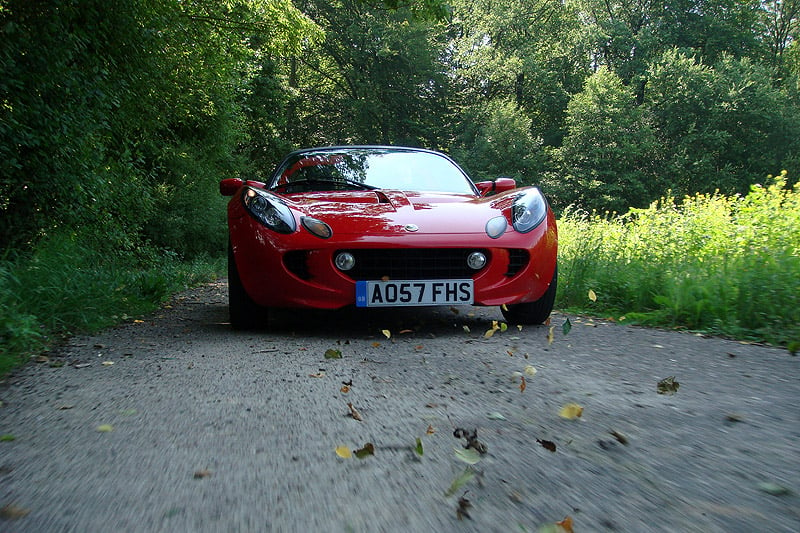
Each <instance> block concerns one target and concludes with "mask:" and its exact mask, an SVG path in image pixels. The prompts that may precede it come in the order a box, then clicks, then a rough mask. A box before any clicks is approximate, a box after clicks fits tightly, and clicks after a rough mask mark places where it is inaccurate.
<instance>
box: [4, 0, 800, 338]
mask: <svg viewBox="0 0 800 533" xmlns="http://www.w3.org/2000/svg"><path fill="white" fill-rule="evenodd" d="M799 15H800V0H780V1H777V0H764V1H754V0H668V1H667V2H662V3H660V4H658V3H650V2H630V1H628V0H618V1H614V2H607V1H600V0H570V1H567V2H558V1H553V0H503V1H489V0H295V1H294V2H293V1H292V0H223V1H218V0H0V249H1V250H2V256H0V261H2V264H1V265H0V299H2V302H3V303H4V309H6V307H5V304H8V305H10V306H11V307H8V308H7V309H9V311H7V312H6V311H4V313H5V314H4V316H3V317H2V326H1V328H2V329H0V336H2V341H3V343H4V344H7V341H8V339H10V338H12V337H13V336H14V335H16V334H18V333H19V332H28V333H29V334H30V335H28V333H26V335H28V336H35V335H39V334H40V333H41V331H39V330H38V329H37V327H38V326H36V327H34V325H40V324H42V323H48V324H50V322H49V321H48V320H46V319H45V318H43V317H42V316H40V315H41V313H44V312H45V311H43V310H42V309H41V308H39V307H36V306H33V307H31V306H30V305H28V304H26V305H23V303H20V302H25V301H27V300H28V299H31V298H36V296H34V294H38V293H36V291H33V292H30V291H31V290H33V289H31V285H30V284H31V283H33V284H34V285H35V279H37V274H36V272H37V270H36V269H39V268H41V267H40V266H37V265H40V264H41V263H37V261H41V257H44V256H47V257H55V256H58V257H60V261H61V263H62V265H72V266H71V267H70V266H66V267H64V268H65V270H67V271H71V270H73V269H74V270H76V271H81V272H83V270H82V269H88V270H87V272H89V271H91V269H92V268H94V269H95V270H97V271H98V272H99V271H100V270H103V271H109V270H115V269H117V268H120V265H129V268H131V270H132V271H134V272H138V273H139V274H142V273H146V272H160V273H161V274H160V275H163V276H167V278H170V276H169V275H168V274H166V273H168V272H170V271H171V269H170V268H168V267H164V265H163V264H162V263H161V261H163V260H164V259H163V258H164V257H167V258H174V259H175V260H176V261H178V262H180V261H194V260H197V259H201V260H202V258H204V257H212V258H213V257H218V256H219V255H220V254H221V252H222V251H223V250H224V247H225V231H224V207H223V206H224V202H223V201H222V199H221V198H220V197H219V195H218V194H217V182H218V180H219V179H220V178H222V177H226V176H235V175H242V176H247V177H253V178H259V177H263V176H264V175H265V174H266V173H268V172H269V169H270V168H271V167H272V166H273V165H274V164H275V163H276V161H277V159H278V158H279V157H280V156H281V155H282V154H284V153H285V152H286V151H287V150H290V149H292V148H296V147H299V146H307V145H326V144H338V143H365V144H366V143H386V144H409V145H421V146H425V147H429V148H434V149H441V150H444V151H447V152H450V153H451V154H453V155H454V156H456V158H457V159H458V160H459V161H461V162H462V163H463V165H464V167H465V168H466V169H467V170H468V171H469V172H470V173H471V174H472V175H473V176H474V177H475V178H476V179H484V178H491V177H495V176H498V175H511V176H514V177H515V178H517V179H518V180H519V181H520V182H522V183H542V184H543V185H544V186H545V188H546V190H547V192H548V193H549V195H550V198H551V200H552V203H553V205H554V207H556V209H557V210H558V211H559V212H561V211H562V210H564V209H567V208H568V206H572V207H571V209H573V210H574V209H584V210H587V211H591V210H597V211H598V212H604V211H606V210H608V211H616V212H618V213H625V212H627V210H628V208H630V207H634V208H644V207H646V206H648V205H649V204H650V203H651V202H652V201H654V200H656V199H658V198H659V197H661V196H665V195H668V194H673V195H674V196H676V197H681V196H683V195H685V194H689V195H692V194H695V193H701V194H714V192H715V191H716V190H719V191H721V193H723V194H725V195H733V194H736V193H739V194H746V193H747V192H748V191H749V187H750V185H751V184H752V183H756V182H760V181H762V180H763V178H764V176H766V175H767V174H775V173H778V172H781V171H782V170H784V169H788V170H789V174H787V175H786V177H785V181H786V186H787V187H789V186H791V185H792V183H794V182H796V180H797V178H796V177H795V175H794V174H793V172H795V171H796V169H797V168H799V167H800V86H799V85H798V84H799V83H800V82H799V81H798V76H800V46H798V41H797V36H798V16H799ZM788 231H791V229H789V230H788ZM54 250H57V251H58V253H55V255H53V254H54V252H53V251H54ZM171 260H172V259H170V261H171ZM137 275H138V274H137ZM142 275H144V276H145V277H147V276H146V275H145V274H142ZM90 277H91V276H90ZM96 277H97V278H98V279H100V278H102V277H103V276H102V275H99V274H98V275H97V276H96ZM76 279H77V278H76ZM170 279H171V278H170ZM21 280H28V284H27V285H26V284H24V283H22V281H21ZM58 283H59V284H62V285H65V286H68V285H69V283H67V282H66V281H63V282H61V281H59V282H58ZM26 286H27V287H28V289H24V287H26ZM120 286H122V287H125V289H119V290H117V291H116V292H115V294H119V293H120V292H123V293H124V292H125V291H130V294H129V296H126V298H128V297H129V300H130V299H136V298H138V296H139V295H140V293H141V292H142V290H144V289H141V287H138V285H137V284H136V283H128V282H120ZM165 286H171V283H170V282H169V279H167V281H166V282H165ZM137 287H138V288H137ZM23 289H24V290H23ZM140 289H141V290H140ZM37 290H38V289H37ZM26 291H27V292H26ZM40 292H41V291H40ZM144 292H147V290H144ZM94 297H98V298H99V297H100V296H98V295H94ZM151 299H152V298H151ZM9 302H11V303H9ZM13 302H17V304H13ZM12 304H13V305H12ZM15 316H16V317H18V318H17V319H14V318H13V317H15ZM81 324H82V323H81V322H75V321H69V323H64V324H62V325H60V326H57V325H53V324H50V325H48V328H47V331H45V333H47V332H52V331H58V330H69V329H72V328H79V327H85V326H84V325H81ZM29 326H30V327H29Z"/></svg>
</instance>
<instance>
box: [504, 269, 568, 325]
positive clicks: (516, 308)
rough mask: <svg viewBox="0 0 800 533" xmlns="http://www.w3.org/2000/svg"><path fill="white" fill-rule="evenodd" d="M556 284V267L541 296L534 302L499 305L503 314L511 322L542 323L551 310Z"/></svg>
mask: <svg viewBox="0 0 800 533" xmlns="http://www.w3.org/2000/svg"><path fill="white" fill-rule="evenodd" d="M557 286H558V267H556V269H555V270H554V271H553V279H552V280H551V281H550V286H549V287H548V288H547V290H546V291H545V293H544V294H543V295H542V297H541V298H539V299H538V300H536V301H535V302H525V303H521V304H512V305H507V306H505V307H501V308H500V310H501V311H502V312H503V316H504V317H505V318H506V320H508V321H509V322H510V323H512V324H529V325H533V324H543V323H544V321H545V320H547V317H549V316H550V313H551V312H552V311H553V304H554V303H555V301H556V289H557Z"/></svg>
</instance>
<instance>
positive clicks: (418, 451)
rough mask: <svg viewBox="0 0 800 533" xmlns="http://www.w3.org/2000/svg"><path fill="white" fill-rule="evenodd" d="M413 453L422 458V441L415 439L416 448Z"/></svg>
mask: <svg viewBox="0 0 800 533" xmlns="http://www.w3.org/2000/svg"><path fill="white" fill-rule="evenodd" d="M414 451H415V452H417V455H419V456H422V453H423V450H422V439H420V438H419V437H417V446H416V447H415V448H414Z"/></svg>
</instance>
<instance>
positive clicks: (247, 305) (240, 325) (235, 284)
mask: <svg viewBox="0 0 800 533" xmlns="http://www.w3.org/2000/svg"><path fill="white" fill-rule="evenodd" d="M228 310H229V312H230V318H231V326H232V327H233V329H239V330H245V329H258V328H265V327H266V325H267V319H268V313H267V309H266V308H265V307H261V306H260V305H258V304H257V303H255V302H254V301H253V300H252V299H251V298H250V296H249V295H248V294H247V292H246V291H245V290H244V287H243V286H242V280H241V278H240V277H239V269H238V268H236V259H235V258H234V257H233V249H232V248H231V246H230V245H228Z"/></svg>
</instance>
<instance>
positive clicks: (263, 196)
mask: <svg viewBox="0 0 800 533" xmlns="http://www.w3.org/2000/svg"><path fill="white" fill-rule="evenodd" d="M242 200H243V201H244V206H245V207H246V208H247V211H249V212H250V214H251V215H253V217H255V219H256V220H258V221H259V222H261V223H262V224H264V225H265V226H266V227H268V228H269V229H271V230H272V231H276V232H278V233H292V232H294V230H295V229H297V224H296V223H295V221H294V216H293V215H292V212H291V211H290V210H289V208H288V207H286V205H285V204H284V203H283V202H281V201H280V200H278V199H277V198H275V197H274V196H273V195H271V194H269V193H266V192H264V191H262V190H259V189H252V188H250V187H248V188H246V189H245V190H244V195H243V196H242Z"/></svg>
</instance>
